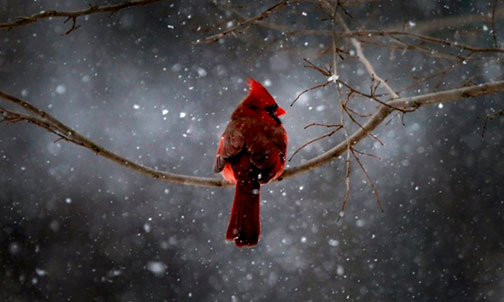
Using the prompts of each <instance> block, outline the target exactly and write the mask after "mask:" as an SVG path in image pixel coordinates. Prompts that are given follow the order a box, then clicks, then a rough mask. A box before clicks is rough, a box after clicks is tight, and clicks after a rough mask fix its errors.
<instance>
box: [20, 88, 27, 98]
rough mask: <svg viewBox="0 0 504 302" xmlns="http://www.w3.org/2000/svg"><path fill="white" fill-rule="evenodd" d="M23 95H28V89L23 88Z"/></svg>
mask: <svg viewBox="0 0 504 302" xmlns="http://www.w3.org/2000/svg"><path fill="white" fill-rule="evenodd" d="M21 96H22V97H26V96H28V89H23V90H21Z"/></svg>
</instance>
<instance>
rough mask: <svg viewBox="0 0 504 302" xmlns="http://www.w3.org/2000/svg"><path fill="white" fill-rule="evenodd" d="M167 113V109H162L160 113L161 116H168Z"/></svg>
mask: <svg viewBox="0 0 504 302" xmlns="http://www.w3.org/2000/svg"><path fill="white" fill-rule="evenodd" d="M168 112H169V111H168V109H163V111H161V113H162V114H163V115H167V114H168Z"/></svg>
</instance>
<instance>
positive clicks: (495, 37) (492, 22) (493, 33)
mask: <svg viewBox="0 0 504 302" xmlns="http://www.w3.org/2000/svg"><path fill="white" fill-rule="evenodd" d="M497 1H498V0H494V5H493V8H492V20H491V22H490V24H491V25H492V36H493V40H494V46H495V48H499V43H498V42H497V32H496V30H495V11H496V9H497Z"/></svg>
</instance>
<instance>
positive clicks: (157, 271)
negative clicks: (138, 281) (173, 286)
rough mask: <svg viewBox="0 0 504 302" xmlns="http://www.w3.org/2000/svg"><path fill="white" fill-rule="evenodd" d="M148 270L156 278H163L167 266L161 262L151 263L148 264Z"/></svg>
mask: <svg viewBox="0 0 504 302" xmlns="http://www.w3.org/2000/svg"><path fill="white" fill-rule="evenodd" d="M147 270H149V271H150V272H151V273H153V274H154V275H156V276H161V275H162V274H164V272H165V271H166V264H164V263H163V262H161V261H149V262H148V263H147Z"/></svg>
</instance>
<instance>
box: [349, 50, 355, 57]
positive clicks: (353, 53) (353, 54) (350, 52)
mask: <svg viewBox="0 0 504 302" xmlns="http://www.w3.org/2000/svg"><path fill="white" fill-rule="evenodd" d="M348 53H349V54H350V55H351V56H352V57H353V56H355V50H353V49H350V51H349V52H348Z"/></svg>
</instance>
